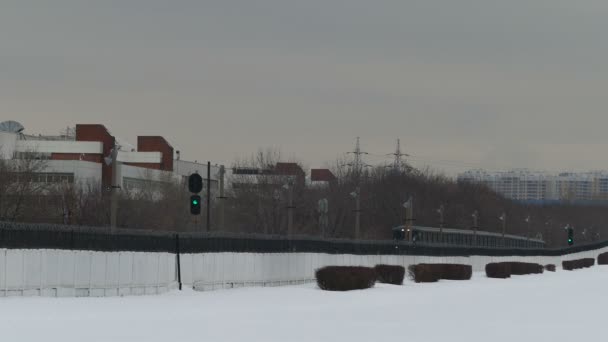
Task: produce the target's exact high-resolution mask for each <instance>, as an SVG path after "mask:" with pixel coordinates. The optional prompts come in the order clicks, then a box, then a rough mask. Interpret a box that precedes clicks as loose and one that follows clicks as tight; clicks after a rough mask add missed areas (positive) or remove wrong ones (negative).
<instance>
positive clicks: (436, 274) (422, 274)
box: [408, 264, 473, 283]
mask: <svg viewBox="0 0 608 342" xmlns="http://www.w3.org/2000/svg"><path fill="white" fill-rule="evenodd" d="M472 274H473V268H472V267H471V266H470V265H460V264H418V265H411V266H410V267H409V268H408V275H409V276H410V278H411V279H412V280H413V281H415V282H417V283H434V282H436V281H438V280H440V279H445V280H469V279H471V276H472Z"/></svg>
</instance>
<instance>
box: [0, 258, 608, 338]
mask: <svg viewBox="0 0 608 342" xmlns="http://www.w3.org/2000/svg"><path fill="white" fill-rule="evenodd" d="M607 289H608V267H607V266H603V267H598V266H596V267H594V268H592V269H587V270H579V271H574V272H566V271H558V272H557V273H545V274H543V275H530V276H515V277H513V278H511V279H507V280H496V279H487V278H485V276H484V275H483V274H475V275H474V279H473V280H471V281H464V282H457V281H441V282H439V283H436V284H414V283H412V282H409V281H407V282H406V283H405V285H404V286H388V285H377V286H376V287H375V288H373V289H370V290H363V291H354V292H347V293H333V292H324V291H321V290H318V289H317V288H316V286H315V285H312V284H311V285H304V286H290V287H280V288H243V289H235V290H222V291H214V292H204V293H203V292H194V291H192V290H190V291H183V292H181V293H180V292H177V291H175V292H172V293H169V294H166V295H161V296H145V297H122V298H38V297H33V298H0V341H7V342H9V341H10V342H13V341H44V342H48V341H61V342H70V341H79V342H94V341H146V342H156V341H159V342H182V341H247V342H251V341H265V342H266V341H281V342H289V341H366V342H369V341H408V342H410V341H429V342H432V341H441V342H445V341H450V342H455V341H467V342H476V341H484V342H487V341H509V342H514V341H535V342H537V341H553V342H555V341H568V342H572V341H581V342H583V341H605V340H607V339H608V324H606V318H605V317H606V316H607V312H608V291H607Z"/></svg>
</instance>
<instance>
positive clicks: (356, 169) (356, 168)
mask: <svg viewBox="0 0 608 342" xmlns="http://www.w3.org/2000/svg"><path fill="white" fill-rule="evenodd" d="M347 153H348V154H354V156H355V157H354V159H353V162H352V163H348V164H346V165H348V166H349V167H350V168H351V170H353V173H354V174H356V175H360V174H361V172H362V171H363V167H367V166H371V165H367V164H365V163H364V162H363V158H361V156H362V155H364V154H369V153H367V152H363V151H361V144H360V142H359V137H357V143H356V145H355V150H354V151H352V152H347Z"/></svg>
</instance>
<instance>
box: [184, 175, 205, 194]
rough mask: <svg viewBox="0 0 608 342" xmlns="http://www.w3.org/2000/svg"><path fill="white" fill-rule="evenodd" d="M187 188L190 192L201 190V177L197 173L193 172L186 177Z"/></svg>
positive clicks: (196, 192)
mask: <svg viewBox="0 0 608 342" xmlns="http://www.w3.org/2000/svg"><path fill="white" fill-rule="evenodd" d="M188 190H190V192H192V193H195V194H198V193H199V192H201V190H203V177H201V175H199V174H198V173H193V174H191V175H190V177H188Z"/></svg>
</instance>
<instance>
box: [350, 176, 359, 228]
mask: <svg viewBox="0 0 608 342" xmlns="http://www.w3.org/2000/svg"><path fill="white" fill-rule="evenodd" d="M350 195H351V196H352V197H353V198H354V199H355V240H357V239H359V234H360V231H359V230H360V228H361V188H359V187H357V189H355V191H353V192H351V193H350Z"/></svg>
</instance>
